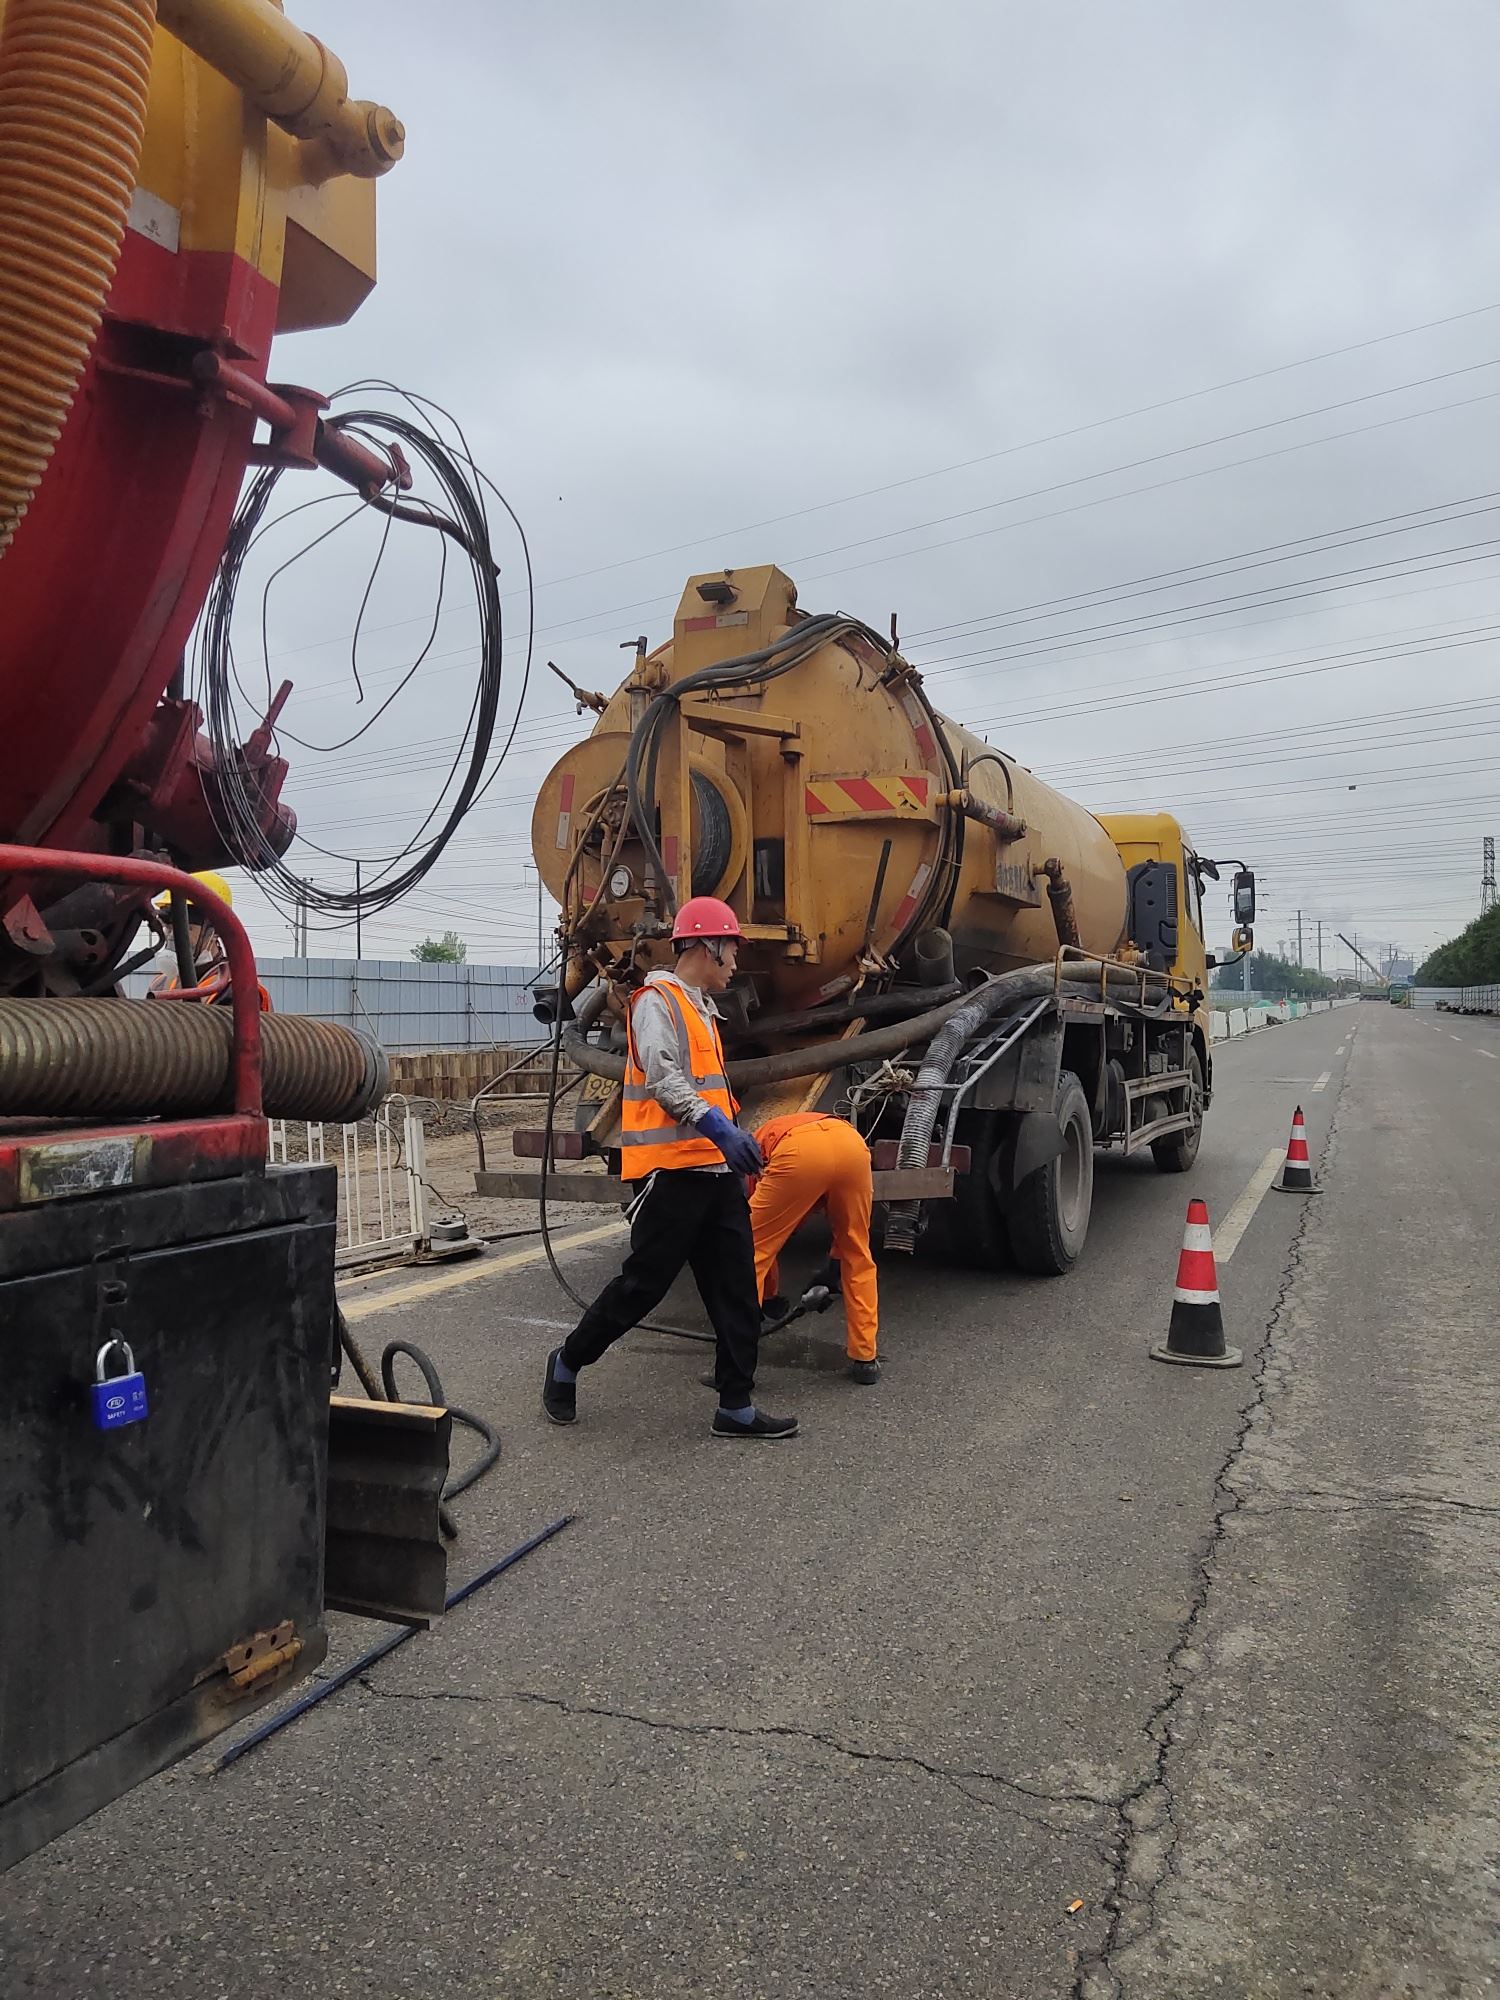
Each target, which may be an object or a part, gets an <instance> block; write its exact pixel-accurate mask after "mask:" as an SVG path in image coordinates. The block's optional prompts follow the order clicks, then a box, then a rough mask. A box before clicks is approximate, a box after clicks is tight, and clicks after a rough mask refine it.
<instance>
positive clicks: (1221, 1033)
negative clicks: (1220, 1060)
mask: <svg viewBox="0 0 1500 2000" xmlns="http://www.w3.org/2000/svg"><path fill="white" fill-rule="evenodd" d="M1358 1005H1359V1001H1358V999H1357V998H1354V997H1351V998H1349V999H1346V1000H1264V1001H1261V1002H1260V1003H1258V1004H1255V1005H1252V1006H1249V1007H1229V1008H1223V1007H1216V1008H1214V1010H1213V1013H1212V1015H1211V1017H1210V1018H1211V1019H1212V1022H1213V1038H1214V1040H1215V1041H1216V1042H1228V1041H1232V1040H1233V1039H1234V1037H1235V1036H1236V1035H1248V1034H1251V1033H1253V1032H1254V1030H1255V1029H1257V1028H1264V1027H1266V1026H1268V1025H1269V1024H1270V1023H1271V1022H1273V1021H1274V1022H1278V1023H1279V1022H1282V1021H1298V1020H1300V1019H1301V1018H1302V1016H1303V1015H1304V1014H1326V1013H1327V1012H1328V1011H1329V1009H1330V1008H1333V1007H1357V1006H1358Z"/></svg>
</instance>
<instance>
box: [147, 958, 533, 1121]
mask: <svg viewBox="0 0 1500 2000" xmlns="http://www.w3.org/2000/svg"><path fill="white" fill-rule="evenodd" d="M158 964H159V966H161V967H165V966H166V965H167V957H166V956H165V955H164V956H163V957H162V958H161V959H160V960H159V961H158ZM540 976H541V975H540V973H539V972H538V971H537V969H536V967H534V966H530V965H424V964H418V963H417V961H416V960H415V959H399V958H395V959H385V958H360V959H355V958H263V959H261V960H260V979H261V984H262V985H263V986H264V987H265V989H266V991H267V992H268V993H269V994H270V996H271V1005H272V1006H273V1007H274V1008H275V1009H276V1012H277V1013H278V1014H308V1015H311V1017H312V1018H313V1019H314V1020H316V1021H337V1022H340V1023H341V1024H342V1025H343V1026H344V1027H346V1028H362V1029H363V1030H364V1032H365V1033H366V1034H367V1035H373V1036H374V1037H375V1039H376V1040H377V1041H378V1042H379V1043H380V1044H381V1046H382V1047H383V1048H385V1049H387V1050H388V1051H390V1052H391V1053H392V1054H397V1053H399V1052H401V1051H403V1050H408V1049H442V1050H453V1049H475V1050H480V1049H487V1050H490V1051H494V1050H496V1049H509V1048H524V1047H526V1046H528V1045H532V1044H535V1043H536V1042H538V1041H540V1040H541V1039H542V1036H543V1034H544V1032H545V1031H544V1030H543V1029H541V1028H540V1027H539V1026H538V1024H537V1021H536V1019H535V1017H534V1016H533V1014H532V1011H531V1008H532V993H531V989H532V987H533V986H534V985H535V984H536V982H537V980H538V979H539V978H540ZM149 984H150V977H149V975H148V974H146V973H136V974H134V975H133V976H132V977H131V978H130V979H129V980H128V981H127V982H126V990H127V992H129V993H130V994H131V996H132V997H139V996H140V995H141V994H143V993H144V992H145V991H146V988H147V986H148V985H149ZM469 1095H470V1096H472V1095H473V1092H472V1091H471V1092H470V1093H469Z"/></svg>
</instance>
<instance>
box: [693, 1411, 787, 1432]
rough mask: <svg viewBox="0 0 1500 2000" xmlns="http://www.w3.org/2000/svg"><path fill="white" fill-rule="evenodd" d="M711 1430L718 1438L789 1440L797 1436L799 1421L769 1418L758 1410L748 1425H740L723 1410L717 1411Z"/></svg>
mask: <svg viewBox="0 0 1500 2000" xmlns="http://www.w3.org/2000/svg"><path fill="white" fill-rule="evenodd" d="M711 1429H712V1432H713V1435H714V1436H715V1437H716V1438H789V1437H795V1436H796V1435H797V1419H796V1418H795V1417H768V1416H767V1415H766V1413H765V1412H764V1410H757V1411H756V1412H755V1415H754V1416H753V1417H752V1418H751V1419H750V1421H749V1423H748V1424H738V1423H736V1422H735V1420H734V1418H733V1417H727V1416H725V1414H724V1412H723V1411H722V1410H715V1411H714V1420H713V1424H712V1426H711Z"/></svg>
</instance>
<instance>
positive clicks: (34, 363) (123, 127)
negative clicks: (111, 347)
mask: <svg viewBox="0 0 1500 2000" xmlns="http://www.w3.org/2000/svg"><path fill="white" fill-rule="evenodd" d="M155 24H156V7H155V0H8V4H7V6H6V9H5V18H4V22H3V23H0V555H3V554H4V552H5V549H6V548H7V546H8V545H9V543H10V540H11V537H12V536H13V535H14V533H15V531H16V526H17V524H18V522H19V521H20V519H21V516H22V515H23V514H24V513H25V512H26V509H27V507H28V505H29V504H30V501H31V496H32V494H33V493H34V492H35V491H36V489H37V487H38V485H39V484H40V483H41V478H42V474H43V473H44V472H45V471H46V469H47V464H48V461H49V460H50V459H51V457H52V453H53V450H54V448H55V447H56V444H57V440H58V438H59V437H60V436H61V435H62V428H63V425H64V423H65V422H66V421H67V416H68V412H69V410H70V409H71V408H72V405H73V398H74V397H75V395H76V394H77V392H78V384H79V382H80V380H81V379H82V376H83V371H84V367H85V364H86V363H87V361H88V357H89V352H90V350H91V348H92V347H93V344H94V340H95V337H96V336H97V334H98V331H99V322H100V319H101V318H102V316H103V311H104V301H105V298H106V297H107V295H108V293H109V288H110V284H111V283H112V281H113V279H114V274H115V265H116V264H117V262H118V261H119V256H120V244H121V242H122V240H123V238H124V235H125V217H126V214H127V212H128V210H129V207H130V198H131V195H132V194H133V193H134V190H135V182H136V172H137V169H138V167H139V164H140V157H141V138H142V134H143V133H144V131H145V127H146V95H147V90H148V88H149V85H150V81H151V43H152V35H153V32H154V29H155Z"/></svg>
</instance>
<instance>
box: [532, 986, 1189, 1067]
mask: <svg viewBox="0 0 1500 2000" xmlns="http://www.w3.org/2000/svg"><path fill="white" fill-rule="evenodd" d="M1142 976H1144V978H1145V980H1146V983H1147V986H1148V988H1149V989H1150V990H1151V991H1153V992H1158V991H1162V990H1164V989H1165V987H1166V975H1165V974H1164V973H1159V972H1148V973H1145V974H1144V975H1142V974H1140V973H1137V972H1133V971H1131V970H1130V969H1129V968H1128V967H1126V966H1121V967H1120V968H1119V970H1118V973H1116V972H1114V971H1111V973H1110V984H1111V986H1116V985H1118V986H1125V985H1126V984H1127V983H1128V985H1129V986H1131V987H1135V986H1136V985H1137V984H1138V982H1139V981H1140V979H1141V978H1142ZM1056 977H1057V968H1056V966H1054V965H1052V964H1047V965H1024V966H1022V967H1020V969H1019V970H1018V971H1015V972H1004V973H1001V974H1000V975H999V978H1000V979H1004V980H1014V981H1015V982H1017V983H1016V984H1015V985H1014V986H1011V987H1008V988H1007V990H1008V991H1009V992H1011V993H1012V994H1013V995H1014V996H1015V997H1016V998H1017V999H1027V998H1032V997H1034V996H1035V995H1037V994H1039V993H1045V992H1047V991H1048V990H1049V988H1050V987H1051V986H1052V984H1053V981H1054V980H1055V979H1056ZM1062 979H1063V984H1064V985H1065V986H1070V987H1076V986H1097V985H1098V984H1099V970H1098V967H1097V966H1088V965H1078V966H1071V965H1067V966H1064V967H1063V973H1062ZM991 983H995V982H991ZM986 991H988V987H987V986H986V987H976V988H974V989H973V992H981V993H982V992H986ZM971 998H972V994H971V993H968V992H965V993H960V994H959V996H958V998H957V999H956V1000H949V1001H948V1002H947V1003H946V1004H945V1005H943V1006H941V1007H933V1008H931V1009H930V1010H929V1011H928V1012H927V1013H925V1014H916V1015H913V1017H912V1018H911V1019H910V1020H909V1021H898V1022H896V1023H895V1024H894V1025H893V1026H891V1027H888V1028H875V1029H872V1030H871V1032H870V1033H869V1034H867V1035H851V1036H850V1037H849V1038H848V1039H847V1040H845V1041H832V1042H816V1043H814V1045H813V1046H812V1047H811V1048H810V1049H788V1050H787V1051H786V1053H785V1054H784V1055H779V1056H751V1057H748V1058H747V1059H746V1060H745V1061H743V1062H732V1063H730V1065H729V1081H730V1084H731V1085H732V1086H733V1087H734V1089H735V1090H736V1091H742V1090H754V1089H756V1088H758V1087H759V1085H761V1084H763V1083H785V1082H787V1081H788V1080H789V1079H791V1078H793V1077H803V1076H817V1075H819V1074H820V1073H826V1072H828V1071H830V1070H835V1069H844V1068H846V1067H847V1065H848V1064H850V1063H855V1062H879V1061H882V1060H883V1059H884V1058H885V1057H886V1056H895V1055H900V1053H901V1051H902V1050H903V1049H909V1048H910V1047H911V1045H912V1043H913V1042H920V1041H925V1040H926V1039H927V1038H928V1037H929V1036H931V1035H935V1034H936V1033H937V1032H938V1030H939V1029H940V1028H941V1027H943V1025H944V1024H945V1023H946V1022H947V1021H949V1020H950V1019H951V1018H952V1016H953V1015H954V1014H956V1013H957V1012H958V1011H959V1009H960V1008H961V1007H964V1006H966V1005H967V1004H968V1002H969V1000H970V999H971ZM562 1045H563V1047H564V1048H565V1049H566V1050H567V1052H568V1054H569V1055H570V1056H571V1057H572V1059H573V1061H574V1062H576V1063H577V1064H578V1066H579V1068H580V1069H586V1070H588V1071H589V1072H590V1074H591V1075H594V1076H607V1077H609V1078H610V1079H611V1081H612V1082H615V1083H621V1082H623V1081H624V1077H625V1058H624V1056H622V1055H616V1054H615V1052H614V1051H613V1050H612V1049H596V1048H594V1047H593V1045H592V1044H591V1043H588V1042H586V1041H584V1039H583V1038H582V1036H574V1035H570V1034H568V1033H567V1032H566V1029H565V1030H564V1033H563V1035H562Z"/></svg>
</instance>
